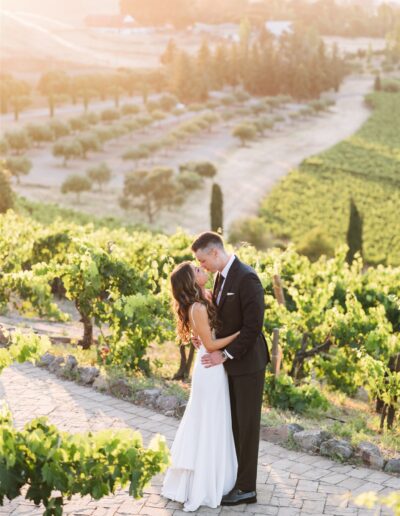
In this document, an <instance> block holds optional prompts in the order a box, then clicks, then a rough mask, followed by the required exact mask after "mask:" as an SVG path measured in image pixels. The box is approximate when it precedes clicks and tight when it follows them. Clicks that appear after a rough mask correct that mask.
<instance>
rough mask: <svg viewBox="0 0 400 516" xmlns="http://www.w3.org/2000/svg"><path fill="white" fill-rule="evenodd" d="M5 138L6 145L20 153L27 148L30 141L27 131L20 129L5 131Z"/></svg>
mask: <svg viewBox="0 0 400 516" xmlns="http://www.w3.org/2000/svg"><path fill="white" fill-rule="evenodd" d="M4 137H5V139H6V141H7V144H8V146H9V147H10V148H11V149H12V150H13V151H14V152H15V153H16V154H21V153H22V152H24V151H26V150H28V149H29V147H30V145H31V142H30V139H29V136H28V133H27V132H26V131H25V130H24V129H22V130H21V131H10V132H7V133H5V136H4Z"/></svg>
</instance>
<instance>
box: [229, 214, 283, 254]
mask: <svg viewBox="0 0 400 516" xmlns="http://www.w3.org/2000/svg"><path fill="white" fill-rule="evenodd" d="M229 241H230V242H231V243H232V244H240V243H242V242H246V243H248V244H251V245H253V246H254V247H256V248H257V249H261V250H264V249H268V248H269V247H271V246H272V244H273V242H272V238H271V235H270V233H269V230H268V228H267V225H266V224H265V222H264V221H263V219H261V218H260V217H249V218H244V219H239V220H236V221H235V222H234V223H233V224H232V226H231V229H230V232H229Z"/></svg>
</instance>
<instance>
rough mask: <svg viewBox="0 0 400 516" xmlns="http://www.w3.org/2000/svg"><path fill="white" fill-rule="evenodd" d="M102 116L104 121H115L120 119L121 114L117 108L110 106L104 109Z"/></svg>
mask: <svg viewBox="0 0 400 516" xmlns="http://www.w3.org/2000/svg"><path fill="white" fill-rule="evenodd" d="M100 117H101V120H102V121H103V122H113V121H114V120H118V118H119V117H120V114H119V112H118V111H117V110H116V109H112V108H109V109H105V110H104V111H102V112H101V115H100Z"/></svg>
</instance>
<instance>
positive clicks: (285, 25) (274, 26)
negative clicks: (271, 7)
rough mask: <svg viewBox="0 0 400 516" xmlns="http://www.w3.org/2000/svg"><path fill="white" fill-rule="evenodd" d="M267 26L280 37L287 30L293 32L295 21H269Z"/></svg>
mask: <svg viewBox="0 0 400 516" xmlns="http://www.w3.org/2000/svg"><path fill="white" fill-rule="evenodd" d="M265 28H266V29H267V31H268V32H270V33H271V34H273V35H274V36H275V37H276V38H280V37H281V36H282V34H284V33H285V32H292V30H293V22H291V21H267V22H265Z"/></svg>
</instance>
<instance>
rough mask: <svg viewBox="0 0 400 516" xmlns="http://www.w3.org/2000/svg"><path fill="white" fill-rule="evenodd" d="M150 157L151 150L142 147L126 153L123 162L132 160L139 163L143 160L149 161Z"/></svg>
mask: <svg viewBox="0 0 400 516" xmlns="http://www.w3.org/2000/svg"><path fill="white" fill-rule="evenodd" d="M149 156H150V150H149V149H148V148H146V147H143V146H142V145H141V146H139V147H137V148H136V149H131V150H129V151H126V152H125V153H124V154H123V155H122V159H123V160H132V161H135V162H136V163H138V162H139V161H140V160H142V159H147V158H148V157H149Z"/></svg>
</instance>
